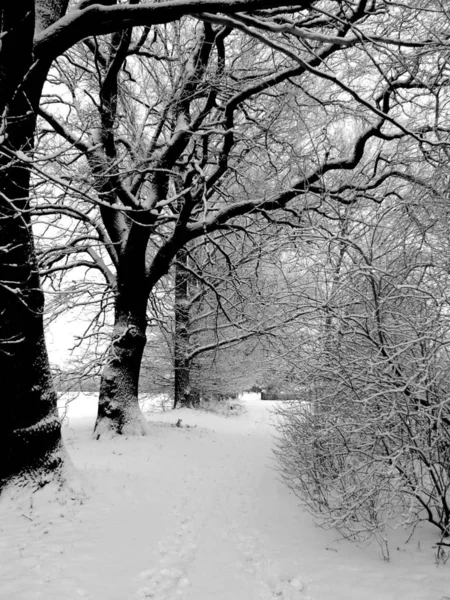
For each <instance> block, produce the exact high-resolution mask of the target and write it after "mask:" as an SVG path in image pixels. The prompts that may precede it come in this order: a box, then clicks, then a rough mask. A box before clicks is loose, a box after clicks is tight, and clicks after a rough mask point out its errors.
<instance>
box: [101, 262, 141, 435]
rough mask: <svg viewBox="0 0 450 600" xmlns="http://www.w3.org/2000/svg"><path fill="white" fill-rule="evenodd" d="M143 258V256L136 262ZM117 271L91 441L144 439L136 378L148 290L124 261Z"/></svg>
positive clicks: (136, 269)
mask: <svg viewBox="0 0 450 600" xmlns="http://www.w3.org/2000/svg"><path fill="white" fill-rule="evenodd" d="M144 258H145V253H143V255H142V257H141V258H140V261H143V259H144ZM124 262H125V263H127V264H128V268H127V264H124V265H122V266H121V267H120V269H118V278H117V279H118V285H117V291H116V304H115V322H114V330H113V336H112V341H111V345H110V348H109V350H108V356H107V361H106V365H105V367H104V369H103V373H102V379H101V384H100V396H99V406H98V415H97V421H96V423H95V429H94V437H95V438H96V439H99V438H100V437H105V436H108V437H110V436H114V435H145V434H146V433H147V431H148V428H147V423H146V421H145V419H144V417H143V415H142V413H141V410H140V408H139V401H138V392H139V374H140V369H141V362H142V354H143V352H144V347H145V343H146V341H147V340H146V336H145V330H146V324H147V319H146V310H147V300H148V290H147V289H146V286H145V284H144V280H143V270H142V269H139V265H138V264H136V263H134V264H130V263H129V262H128V261H124Z"/></svg>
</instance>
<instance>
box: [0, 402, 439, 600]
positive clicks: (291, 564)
mask: <svg viewBox="0 0 450 600" xmlns="http://www.w3.org/2000/svg"><path fill="white" fill-rule="evenodd" d="M271 406H272V403H271V402H261V401H259V400H257V399H256V398H252V397H248V398H247V399H246V401H245V402H244V407H245V411H244V412H242V413H240V414H239V415H237V416H236V415H235V414H234V413H235V412H236V411H235V410H234V411H230V414H231V415H232V416H229V417H228V418H227V417H226V416H224V415H216V414H212V413H206V412H192V411H188V410H177V411H167V412H158V413H153V414H149V416H148V418H149V421H150V423H151V432H152V433H151V435H150V436H148V437H145V438H138V439H117V440H115V441H114V442H111V441H102V442H96V441H93V440H92V439H91V437H90V432H91V430H92V425H93V421H94V417H95V401H93V399H92V398H89V397H86V396H85V397H79V398H78V399H77V400H75V401H74V402H73V403H71V405H70V406H69V410H68V421H67V422H66V425H65V427H64V437H65V440H66V445H67V447H68V450H69V452H70V455H71V458H72V461H73V463H74V464H75V466H76V467H77V469H78V470H79V471H80V472H81V474H82V475H81V482H82V483H81V487H82V489H84V492H85V494H84V495H85V498H84V500H83V501H82V502H80V501H79V500H78V501H77V502H71V501H67V502H63V501H62V497H60V498H59V500H57V501H56V500H52V499H50V501H47V500H46V499H45V495H44V496H43V498H40V499H38V500H37V501H35V502H34V505H33V506H24V505H23V504H19V505H17V504H16V505H14V506H12V505H11V504H10V503H7V502H6V501H5V500H3V501H2V502H0V598H1V600H28V599H35V598H42V599H45V600H65V599H67V600H75V599H79V598H86V599H91V600H141V599H142V600H143V599H146V598H152V599H153V600H176V599H178V600H266V599H267V600H270V599H281V600H282V599H284V600H307V599H310V600H353V599H354V600H441V598H442V597H445V596H449V597H450V560H449V561H448V563H447V564H445V565H443V564H440V565H437V564H436V563H435V560H434V554H435V551H434V549H433V545H434V543H435V542H436V540H437V537H436V536H435V534H434V533H433V531H432V530H431V529H428V528H424V529H422V530H421V532H420V538H421V541H420V543H419V542H418V536H417V535H415V537H413V538H412V540H411V541H410V542H409V543H408V544H405V543H404V541H402V540H401V537H400V534H399V533H398V532H395V535H396V536H397V538H398V539H397V541H395V540H394V542H393V543H392V544H391V561H390V562H389V563H386V562H384V561H383V560H382V559H381V557H380V553H379V550H378V548H377V546H376V545H374V546H373V547H369V548H360V547H358V546H356V545H353V544H351V543H349V542H346V541H336V534H334V533H333V532H329V531H323V530H321V529H317V528H315V527H314V525H313V521H312V518H311V516H310V515H308V514H307V513H306V512H305V511H304V510H303V509H302V508H301V507H300V506H299V502H298V500H297V499H296V498H295V496H294V495H293V494H292V493H291V492H290V491H289V490H288V489H286V488H285V487H284V486H283V484H282V483H281V482H280V481H279V480H278V478H277V473H276V471H275V470H274V463H273V459H272V457H271V443H272V441H271V435H272V433H273V430H272V426H271V424H270V421H271V416H270V408H271ZM178 419H182V423H181V424H182V425H183V427H175V426H174V425H175V423H176V422H177V421H178ZM78 497H80V496H79V495H78Z"/></svg>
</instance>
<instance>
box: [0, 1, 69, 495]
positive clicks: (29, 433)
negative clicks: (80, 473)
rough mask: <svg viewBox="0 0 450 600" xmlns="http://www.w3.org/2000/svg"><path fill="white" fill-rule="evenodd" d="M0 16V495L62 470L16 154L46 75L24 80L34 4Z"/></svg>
mask: <svg viewBox="0 0 450 600" xmlns="http://www.w3.org/2000/svg"><path fill="white" fill-rule="evenodd" d="M8 4H9V6H8V7H4V8H2V9H1V15H0V16H1V21H0V33H1V34H3V37H2V41H1V44H0V87H1V89H0V113H1V114H0V124H1V128H0V129H1V135H0V138H1V139H0V144H1V146H2V153H1V158H0V376H1V400H2V408H1V410H2V418H1V419H0V457H1V458H0V489H4V488H5V487H6V485H8V484H17V485H20V486H25V485H31V486H33V487H34V488H39V487H42V486H44V485H45V484H46V483H48V482H49V481H51V480H53V479H54V478H55V477H60V476H61V474H62V469H63V466H64V456H65V454H64V451H63V447H62V442H61V426H60V421H59V418H58V414H57V397H56V393H55V390H54V388H53V384H52V379H51V375H50V368H49V362H48V356H47V350H46V346H45V340H44V327H43V310H44V297H43V293H42V290H41V287H40V282H39V275H38V270H37V261H36V254H35V249H34V243H33V236H32V231H31V222H30V214H29V184H30V174H29V169H28V168H27V166H26V164H24V163H23V162H21V161H20V160H18V159H17V157H16V156H15V154H14V153H15V152H24V153H26V154H27V155H28V156H30V155H31V152H32V149H33V137H34V129H35V112H36V108H37V105H38V102H39V97H40V93H41V88H42V84H43V81H44V79H45V73H46V70H47V69H46V67H45V66H42V67H41V68H39V69H35V71H34V73H33V74H32V75H29V74H28V78H27V80H26V81H25V82H24V77H25V74H26V73H27V71H29V69H30V66H31V63H32V54H31V52H32V40H33V32H34V27H35V17H34V10H33V9H34V2H31V1H25V0H24V2H17V3H8Z"/></svg>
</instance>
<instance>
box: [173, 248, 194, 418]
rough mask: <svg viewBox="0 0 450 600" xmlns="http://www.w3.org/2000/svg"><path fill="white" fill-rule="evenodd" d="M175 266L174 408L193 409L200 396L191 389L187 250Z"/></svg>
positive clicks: (178, 256)
mask: <svg viewBox="0 0 450 600" xmlns="http://www.w3.org/2000/svg"><path fill="white" fill-rule="evenodd" d="M176 263H177V264H176V265H175V302H174V313H175V314H174V318H175V338H174V371H175V381H174V403H173V406H174V408H177V407H188V408H192V407H193V406H194V405H195V404H196V403H198V394H195V393H194V392H193V390H192V389H191V361H190V359H189V358H188V356H187V354H188V349H189V342H190V339H189V274H188V272H187V271H186V270H185V269H183V265H187V250H186V248H182V249H181V250H179V251H178V253H177V256H176Z"/></svg>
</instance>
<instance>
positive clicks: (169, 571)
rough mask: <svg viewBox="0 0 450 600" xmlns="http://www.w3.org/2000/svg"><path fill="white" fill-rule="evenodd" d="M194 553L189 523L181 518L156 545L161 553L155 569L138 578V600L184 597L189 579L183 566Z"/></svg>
mask: <svg viewBox="0 0 450 600" xmlns="http://www.w3.org/2000/svg"><path fill="white" fill-rule="evenodd" d="M196 552H197V545H196V544H195V543H194V538H193V535H192V523H191V522H190V520H189V519H186V518H185V519H183V521H182V522H181V525H180V527H179V529H178V533H177V535H175V536H172V537H169V538H166V539H165V540H163V541H162V542H160V544H159V554H160V556H161V560H160V565H159V568H155V569H149V570H146V571H143V572H142V573H141V574H140V575H139V579H140V580H141V582H142V583H144V585H141V586H140V587H139V589H138V590H137V597H138V598H139V600H144V599H146V598H153V600H182V599H183V598H184V599H185V600H186V598H187V596H186V594H187V592H188V589H189V585H190V583H189V580H188V578H187V575H186V569H187V566H188V564H189V563H191V562H192V561H193V560H194V558H195V554H196Z"/></svg>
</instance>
